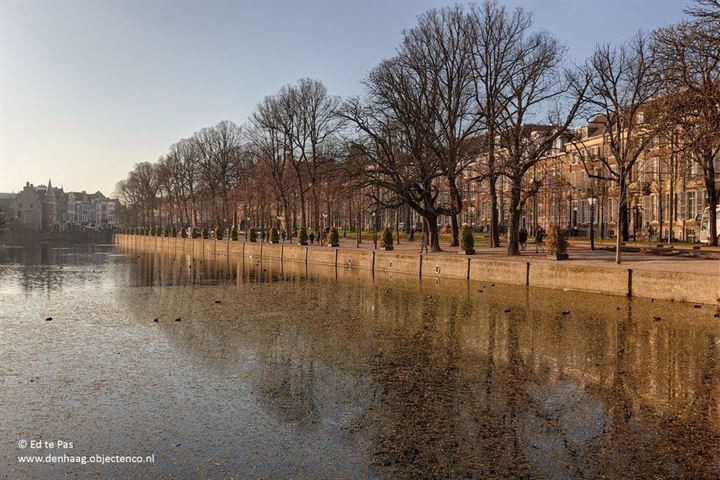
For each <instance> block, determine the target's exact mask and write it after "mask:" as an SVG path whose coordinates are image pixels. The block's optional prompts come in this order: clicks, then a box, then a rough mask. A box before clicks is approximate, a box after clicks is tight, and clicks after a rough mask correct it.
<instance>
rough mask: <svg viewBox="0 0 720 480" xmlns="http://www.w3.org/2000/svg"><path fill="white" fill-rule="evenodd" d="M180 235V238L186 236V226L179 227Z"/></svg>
mask: <svg viewBox="0 0 720 480" xmlns="http://www.w3.org/2000/svg"><path fill="white" fill-rule="evenodd" d="M180 237H181V238H187V228H181V229H180Z"/></svg>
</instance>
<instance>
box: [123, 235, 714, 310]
mask: <svg viewBox="0 0 720 480" xmlns="http://www.w3.org/2000/svg"><path fill="white" fill-rule="evenodd" d="M115 243H116V244H117V245H118V247H120V248H122V249H129V250H135V251H145V252H154V253H164V254H184V255H191V256H194V257H223V256H228V257H238V258H240V259H243V260H244V259H249V260H251V261H259V262H262V261H263V260H265V259H273V260H280V261H281V262H286V261H287V262H302V263H304V264H306V265H325V266H332V267H335V268H350V269H363V270H367V271H370V272H371V273H372V274H375V273H376V272H378V273H381V272H382V273H398V274H410V275H417V276H419V277H422V278H433V277H434V278H459V279H468V280H475V281H480V282H498V283H503V284H510V285H525V286H531V287H543V288H552V289H562V290H577V291H585V292H593V293H600V294H607V295H618V296H632V297H643V298H654V299H662V300H672V301H681V302H691V303H702V304H708V305H720V271H717V272H715V273H712V271H711V273H707V269H705V271H703V272H696V271H692V270H690V271H681V270H679V269H672V270H671V269H668V270H659V269H657V268H650V266H649V265H648V268H636V267H635V268H627V267H624V266H623V265H613V266H608V265H602V264H595V263H593V262H591V261H582V262H572V261H562V262H558V261H531V260H527V261H524V260H523V258H522V257H521V258H519V259H518V258H513V259H499V258H497V257H495V258H488V257H487V256H484V255H468V256H466V255H452V254H445V255H437V254H423V255H420V254H415V253H409V252H407V251H405V252H396V251H382V250H368V249H352V248H344V247H340V248H331V247H320V246H313V247H310V246H303V245H295V244H289V243H285V244H282V243H278V244H273V243H263V242H246V241H232V240H229V239H223V240H216V239H202V238H198V239H190V238H176V237H164V236H160V237H158V236H144V235H116V237H115ZM688 261H692V260H688ZM633 267H634V266H633ZM711 270H712V269H711Z"/></svg>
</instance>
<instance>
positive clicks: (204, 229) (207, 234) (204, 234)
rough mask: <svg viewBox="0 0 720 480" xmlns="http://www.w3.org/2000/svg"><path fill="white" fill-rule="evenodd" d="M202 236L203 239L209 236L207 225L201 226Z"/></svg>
mask: <svg viewBox="0 0 720 480" xmlns="http://www.w3.org/2000/svg"><path fill="white" fill-rule="evenodd" d="M202 238H203V239H204V240H207V239H208V238H210V232H209V231H208V228H207V227H203V228H202Z"/></svg>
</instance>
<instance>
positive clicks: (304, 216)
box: [295, 170, 307, 228]
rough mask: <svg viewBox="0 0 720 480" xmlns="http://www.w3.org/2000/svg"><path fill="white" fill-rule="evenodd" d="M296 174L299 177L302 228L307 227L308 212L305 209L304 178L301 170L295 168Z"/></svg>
mask: <svg viewBox="0 0 720 480" xmlns="http://www.w3.org/2000/svg"><path fill="white" fill-rule="evenodd" d="M295 176H296V177H297V184H298V196H299V197H300V228H302V227H305V228H307V212H306V211H305V192H304V191H303V188H302V178H301V177H300V172H299V171H298V170H295Z"/></svg>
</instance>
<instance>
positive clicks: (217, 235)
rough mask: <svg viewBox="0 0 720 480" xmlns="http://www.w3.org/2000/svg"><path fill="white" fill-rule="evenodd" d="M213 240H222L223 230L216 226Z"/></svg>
mask: <svg viewBox="0 0 720 480" xmlns="http://www.w3.org/2000/svg"><path fill="white" fill-rule="evenodd" d="M215 238H216V239H218V240H222V239H223V229H222V228H220V227H219V226H217V225H216V226H215Z"/></svg>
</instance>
